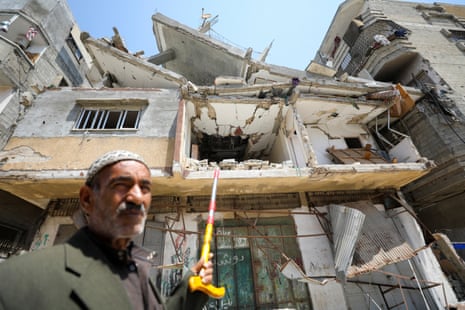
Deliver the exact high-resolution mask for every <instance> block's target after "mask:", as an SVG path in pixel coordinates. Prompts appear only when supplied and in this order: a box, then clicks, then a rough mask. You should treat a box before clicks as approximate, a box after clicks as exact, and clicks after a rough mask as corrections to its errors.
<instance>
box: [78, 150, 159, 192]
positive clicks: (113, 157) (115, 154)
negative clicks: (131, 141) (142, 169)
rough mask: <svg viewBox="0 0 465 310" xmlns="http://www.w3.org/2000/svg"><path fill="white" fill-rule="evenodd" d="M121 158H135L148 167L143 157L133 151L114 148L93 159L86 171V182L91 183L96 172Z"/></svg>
mask: <svg viewBox="0 0 465 310" xmlns="http://www.w3.org/2000/svg"><path fill="white" fill-rule="evenodd" d="M123 160H135V161H138V162H140V163H142V164H143V165H145V166H146V167H147V169H149V171H150V168H149V166H148V165H147V163H146V162H145V161H144V159H143V158H142V157H141V156H140V155H137V154H135V153H132V152H129V151H126V150H115V151H111V152H108V153H106V154H104V155H102V156H101V157H100V158H98V159H97V160H95V161H94V162H93V163H92V165H90V168H89V170H88V171H87V178H86V184H92V181H93V179H94V177H95V176H96V175H97V173H99V172H100V170H102V169H103V168H105V167H106V166H108V165H112V164H115V163H117V162H120V161H123Z"/></svg>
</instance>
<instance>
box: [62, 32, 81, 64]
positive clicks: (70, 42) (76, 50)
mask: <svg viewBox="0 0 465 310" xmlns="http://www.w3.org/2000/svg"><path fill="white" fill-rule="evenodd" d="M66 43H67V44H68V47H69V49H70V50H71V51H72V52H73V55H74V57H76V59H77V60H78V61H79V60H81V59H82V53H81V51H80V50H79V47H78V46H77V44H76V41H74V38H73V36H72V35H71V34H70V35H69V36H68V38H66Z"/></svg>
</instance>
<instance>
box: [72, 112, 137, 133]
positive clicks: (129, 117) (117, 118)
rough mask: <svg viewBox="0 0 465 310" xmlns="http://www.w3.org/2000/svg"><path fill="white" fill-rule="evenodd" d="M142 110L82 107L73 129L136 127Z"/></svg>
mask: <svg viewBox="0 0 465 310" xmlns="http://www.w3.org/2000/svg"><path fill="white" fill-rule="evenodd" d="M141 112H142V110H140V109H139V110H128V109H123V110H119V109H90V108H83V109H82V110H81V113H79V117H78V119H77V121H76V124H75V125H74V129H78V130H79V129H85V130H108V129H117V130H124V129H138V128H139V122H140V117H141V114H142V113H141Z"/></svg>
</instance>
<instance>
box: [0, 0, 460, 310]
mask: <svg viewBox="0 0 465 310" xmlns="http://www.w3.org/2000/svg"><path fill="white" fill-rule="evenodd" d="M19 2H21V1H19ZM19 2H18V1H0V13H1V14H0V18H2V20H0V22H2V23H3V22H4V24H7V25H8V26H9V27H10V28H8V31H6V32H0V38H2V41H1V42H2V45H1V46H0V51H1V52H2V53H4V54H6V55H9V57H10V58H11V59H8V61H7V62H2V67H1V72H2V77H3V78H2V80H1V83H2V84H1V86H2V93H3V94H4V95H3V96H2V103H1V106H2V110H1V111H0V116H1V117H2V119H3V118H5V119H11V121H10V123H8V124H7V123H5V124H3V123H2V126H5V130H2V139H3V140H2V141H4V142H3V144H2V149H1V151H0V154H1V166H0V189H1V196H2V199H1V202H0V232H1V235H0V246H1V248H0V252H1V253H2V255H3V258H4V259H7V257H8V256H9V255H15V254H17V252H19V251H21V250H26V251H35V250H40V249H41V248H44V247H48V246H51V245H53V244H58V243H61V242H63V241H64V240H66V239H67V238H68V237H69V236H70V235H71V234H72V233H73V232H74V231H76V229H77V226H78V225H76V224H77V223H75V222H74V221H73V215H74V214H75V212H76V211H77V210H78V208H79V201H78V192H79V188H80V186H81V184H82V183H83V181H84V178H85V175H86V172H87V168H88V166H89V165H90V163H91V162H92V161H93V160H94V159H95V158H96V157H98V156H99V155H101V154H103V153H105V152H106V151H109V150H112V149H121V148H125V149H128V150H131V151H134V152H136V153H139V154H141V155H142V156H143V157H144V158H145V159H146V161H147V162H148V164H149V166H150V168H151V173H152V182H153V184H154V185H153V189H154V190H153V200H152V206H151V208H150V213H149V220H148V221H147V224H146V229H145V231H144V233H143V235H141V236H140V238H139V239H138V240H137V242H138V243H140V244H141V245H142V246H144V247H146V248H148V249H150V250H152V251H156V253H157V256H155V257H154V258H153V266H154V268H153V276H154V279H156V281H157V284H158V285H159V286H160V289H161V291H162V292H163V293H164V294H169V293H170V292H171V290H172V288H173V287H174V285H175V284H176V280H177V279H178V278H179V276H181V275H182V273H183V270H184V268H186V267H188V266H190V265H191V264H192V263H193V262H195V261H196V260H197V257H198V255H199V250H200V245H201V244H202V235H203V230H204V228H205V221H206V218H207V209H208V204H209V200H210V194H211V185H212V181H213V180H212V176H213V171H214V169H215V168H217V167H219V168H220V169H221V172H220V179H219V183H218V188H217V196H216V200H217V214H216V219H215V232H214V238H213V241H214V242H213V244H212V252H214V253H215V258H216V259H215V270H216V276H215V281H216V283H217V284H218V285H221V286H224V287H226V295H225V296H224V297H223V298H222V299H218V300H217V299H211V300H210V302H209V304H208V308H210V309H272V308H273V309H275V308H276V309H277V308H291V309H349V308H352V309H371V308H373V307H378V308H379V309H393V308H395V307H400V308H405V309H406V308H408V309H425V308H429V309H441V308H447V307H455V306H456V305H457V304H458V303H459V302H460V301H461V300H462V299H463V298H464V292H463V283H464V280H465V279H464V269H463V264H462V262H461V260H460V258H459V257H458V256H457V254H456V252H455V251H454V248H453V246H452V244H451V242H450V241H449V239H448V238H447V237H446V236H445V235H443V234H433V233H431V230H429V229H425V227H424V226H423V224H422V222H421V221H420V219H419V217H418V215H417V213H416V212H417V210H418V209H416V208H413V207H412V204H411V203H412V201H413V202H415V204H413V205H414V206H415V207H417V204H419V205H420V206H421V204H422V203H423V201H422V200H421V199H420V198H421V197H423V195H419V194H415V193H417V191H418V190H421V189H422V186H424V185H425V184H426V185H427V184H428V182H425V181H423V180H425V179H427V178H428V177H429V176H430V175H434V173H437V172H435V171H437V166H438V164H439V165H441V164H443V163H442V162H441V161H439V163H437V162H436V160H437V157H435V156H434V155H435V154H434V152H436V151H440V150H436V149H434V150H429V149H427V148H426V146H425V145H422V141H421V140H420V141H418V140H419V138H418V137H417V138H414V135H412V134H411V132H410V131H409V130H405V128H404V127H402V126H407V125H408V123H409V122H413V121H414V120H415V118H417V119H418V118H420V116H418V113H420V112H418V111H424V109H422V108H421V107H422V106H423V105H425V103H424V102H425V100H428V98H430V97H429V96H431V92H425V89H424V88H422V87H418V85H416V84H414V83H412V82H411V81H409V80H407V76H409V72H405V74H404V75H405V76H403V78H395V77H394V76H395V74H394V73H395V72H398V71H399V67H395V66H400V67H406V65H405V64H406V63H408V62H409V61H410V62H412V61H416V62H421V61H420V59H416V58H415V57H414V56H413V55H410V54H409V57H407V56H403V57H401V58H402V59H403V61H404V62H403V63H401V65H398V64H397V63H398V62H396V61H392V62H389V61H388V59H390V58H389V57H387V56H386V57H384V56H379V57H384V58H383V59H385V65H384V66H383V65H381V63H380V61H379V59H377V60H370V59H371V58H370V57H376V55H378V54H376V53H378V52H380V53H381V52H383V48H385V47H386V48H392V46H390V47H388V46H381V47H379V48H377V49H376V50H374V51H370V52H367V51H368V49H369V47H370V46H371V45H370V44H371V43H372V42H367V43H365V44H366V45H363V42H362V41H361V40H362V36H361V37H360V42H359V41H357V38H353V40H352V41H351V42H352V44H353V45H350V44H349V43H347V42H346V41H345V40H346V39H345V38H346V36H345V35H344V34H345V33H346V32H347V33H349V32H350V31H355V33H357V34H359V35H360V34H363V33H364V32H363V31H364V30H365V29H368V30H367V31H369V32H367V33H371V31H372V30H370V29H369V25H372V24H374V25H377V23H378V22H379V23H381V24H383V25H384V23H387V24H389V25H391V24H392V23H394V22H392V21H391V22H389V19H388V18H387V17H385V16H382V11H380V8H382V5H383V4H384V5H385V4H386V3H388V2H387V1H362V0H360V1H353V0H348V1H345V2H344V3H343V4H342V5H341V6H340V8H339V10H338V12H337V13H336V16H335V19H334V21H333V24H332V26H331V27H330V29H329V31H328V34H327V36H326V39H325V41H324V42H323V43H322V47H321V49H320V53H319V55H320V56H321V57H317V59H315V60H314V61H313V62H311V63H310V65H309V66H308V67H307V69H306V70H296V69H291V68H286V67H282V66H277V65H272V64H268V63H266V58H265V56H264V57H263V58H261V59H258V60H257V59H253V58H252V57H251V55H252V51H251V49H248V50H241V49H237V48H235V47H232V46H230V45H228V44H226V43H224V42H221V41H218V40H216V39H214V38H211V37H210V36H209V35H208V34H207V33H205V32H204V31H203V29H198V30H197V29H192V28H190V27H187V26H185V25H183V24H181V23H179V22H177V21H175V20H172V19H170V18H169V17H167V16H164V15H163V14H161V13H157V14H155V15H154V16H153V17H152V19H153V32H154V36H155V39H156V42H157V47H158V50H159V54H157V55H153V56H150V57H148V58H142V57H140V55H136V54H131V53H130V52H128V50H127V48H125V46H124V44H123V43H122V42H123V41H122V40H121V38H120V37H119V36H118V31H117V29H116V28H115V29H114V34H115V35H114V36H113V37H112V38H110V39H107V38H93V37H92V36H91V34H89V33H80V31H79V28H78V25H76V23H75V22H74V20H73V17H72V13H71V12H70V10H69V8H68V6H67V4H66V2H63V1H57V0H29V1H22V2H21V3H19ZM389 3H391V2H389ZM401 4H402V5H405V6H408V7H409V8H411V9H412V12H416V13H417V14H418V15H420V16H421V14H422V12H423V11H422V8H424V7H425V6H423V5H419V4H412V3H409V4H404V3H401ZM348 8H350V10H349V9H348ZM462 9H463V7H462ZM347 10H349V11H350V12H351V14H352V15H353V16H352V15H350V14H346V13H345V12H346V11H347ZM370 10H371V11H376V14H375V15H373V16H372V15H370V16H369V17H370V18H368V19H367V18H365V17H364V18H365V19H362V20H361V22H359V21H358V20H357V18H358V17H359V16H364V15H363V14H362V13H363V12H371V11H370ZM435 10H436V11H435ZM435 10H430V11H434V12H437V9H435ZM343 13H344V14H343ZM339 15H343V16H344V18H345V19H347V20H345V19H343V21H342V22H341V23H340V24H341V25H340V26H337V25H338V22H339V21H340V19H339ZM349 15H350V16H351V17H350V18H349V17H348V16H349ZM368 15H369V14H368ZM53 19H55V20H53ZM56 20H60V21H61V22H63V25H67V26H66V27H62V28H60V29H56V27H53V24H54V23H55V22H56ZM354 20H355V21H354ZM367 20H369V21H371V23H372V24H370V23H368V22H367ZM425 20H426V19H425ZM18 21H21V22H18ZM26 21H27V22H26ZM15 22H17V24H15ZM426 22H427V20H426ZM8 23H9V24H8ZM28 23H29V24H28ZM354 23H355V25H357V27H358V28H357V27H356V29H355V30H353V27H354ZM15 25H16V26H15ZM409 25H410V24H409ZM13 26H15V27H17V28H12V27H13ZM31 26H33V27H35V28H36V29H40V30H41V34H42V37H43V38H42V41H39V40H38V41H34V40H35V38H36V37H33V38H32V39H31V40H29V39H27V40H29V41H30V42H29V44H30V45H35V44H36V43H37V44H39V45H40V44H41V46H42V49H43V52H42V53H41V54H40V55H39V56H40V57H37V58H35V59H34V60H31V58H30V56H29V55H28V54H27V53H25V52H24V51H25V49H24V47H22V46H21V45H20V43H19V42H18V41H17V40H16V38H18V37H21V36H26V34H27V33H28V29H29V28H30V27H31ZM364 27H365V28H364ZM11 29H17V30H16V31H15V32H14V33H13V32H10V31H12V30H11ZM402 29H404V30H408V31H409V32H408V33H407V35H412V36H413V33H415V29H413V26H410V28H408V27H406V26H404V28H402ZM454 31H456V30H455V28H454ZM410 33H411V34H410ZM451 33H452V32H451ZM454 33H455V32H454ZM335 36H338V37H340V38H344V40H341V39H339V44H338V45H337V48H336V47H334V46H332V45H331V44H330V43H329V41H330V40H331V37H333V38H334V37H335ZM349 36H350V35H349V34H347V37H349ZM367 36H368V34H367ZM37 38H39V37H37ZM409 38H410V37H408V39H403V40H404V41H402V43H403V45H402V46H401V47H400V49H401V50H399V51H397V54H396V50H394V51H393V52H392V53H393V54H394V55H398V54H401V52H403V51H404V50H402V48H405V46H407V47H410V45H409V44H408V42H409ZM15 40H16V41H15ZM347 40H348V39H347ZM335 41H336V40H334V41H333V42H335ZM70 42H71V43H72V44H70ZM357 42H359V43H357ZM399 44H400V43H399ZM354 46H357V47H358V48H359V49H363V48H366V50H365V51H363V54H364V55H367V57H366V58H367V60H366V61H363V62H358V63H356V57H354V55H355V53H353V52H352V53H350V52H348V51H352V50H351V48H350V47H354ZM26 49H27V48H26ZM332 51H334V53H332ZM353 51H355V50H353ZM331 53H332V54H331ZM344 53H345V54H344ZM347 54H349V55H352V59H351V60H347V59H348V58H347V57H349V56H346V55H347ZM52 55H53V57H52ZM328 55H329V56H328ZM381 55H384V54H381ZM462 56H463V55H462ZM417 57H419V56H417ZM42 60H44V61H43V63H44V64H43V65H41V61H42ZM18 61H22V62H23V63H24V64H27V65H28V66H29V67H30V72H28V74H27V77H28V78H27V80H25V79H24V77H23V79H20V78H19V77H18V78H17V79H16V80H14V79H12V77H11V75H10V74H9V73H10V72H11V71H15V72H16V71H18V67H15V66H17V63H18ZM351 61H353V62H351ZM362 63H363V64H362ZM423 63H424V62H423ZM64 64H66V65H64ZM370 64H371V65H370ZM46 65H48V67H46ZM370 66H371V67H370ZM392 66H394V67H392ZM29 67H28V68H29ZM343 67H344V68H343ZM21 68H23V67H21ZM348 68H354V69H353V70H352V71H350V70H349V69H348ZM355 68H358V69H355ZM371 68H374V69H371ZM380 68H381V69H380ZM346 69H347V70H346ZM376 70H378V71H376ZM375 71H376V72H378V73H379V72H381V71H382V73H379V74H378V73H376V72H375ZM457 74H458V73H457ZM13 76H14V75H13ZM456 79H457V80H459V78H458V75H457V77H456ZM26 95H27V96H26ZM26 97H27V98H30V100H28V101H27V102H25V100H23V99H22V98H26ZM434 98H437V97H434ZM462 100H463V95H462ZM439 106H441V105H438V107H439ZM449 110H450V111H455V110H453V109H452V108H449ZM459 112H460V110H457V111H456V113H455V115H456V117H459V116H457V115H461V114H460V113H459ZM15 113H16V114H15ZM431 117H432V116H431ZM426 119H427V117H426V116H422V117H421V121H424V122H427V120H426ZM414 125H415V124H410V125H409V126H410V127H409V128H411V130H412V131H414V128H415V126H414ZM441 141H442V140H441ZM446 142H447V140H443V143H446ZM418 145H419V146H420V147H418ZM430 147H431V146H430ZM433 151H434V152H433ZM430 157H434V160H432V159H431V158H430ZM416 195H417V196H416ZM443 257H447V258H448V261H449V262H451V264H450V265H452V266H453V267H454V268H453V269H452V268H449V269H447V270H446V268H445V266H444V265H443V264H440V262H441V258H443ZM158 275H159V276H158Z"/></svg>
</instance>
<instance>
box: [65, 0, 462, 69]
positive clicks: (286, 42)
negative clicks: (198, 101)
mask: <svg viewBox="0 0 465 310" xmlns="http://www.w3.org/2000/svg"><path fill="white" fill-rule="evenodd" d="M342 2H343V1H341V0H324V1H312V0H288V1H276V0H267V1H265V0H252V1H246V0H233V1H232V0H134V1H128V0H126V1H122V0H112V1H110V0H68V4H69V6H70V8H71V10H72V12H73V15H74V17H75V19H76V21H77V23H78V25H79V27H80V28H81V30H82V31H87V32H89V33H90V35H91V36H92V37H94V38H102V37H107V38H111V36H112V35H113V30H112V29H113V27H114V26H115V27H117V28H118V30H119V32H120V35H121V36H122V37H123V39H124V41H125V43H126V46H127V48H128V49H129V50H130V51H131V52H133V53H135V52H137V51H140V50H143V51H144V52H145V54H144V56H146V57H148V56H151V55H154V54H157V53H158V51H157V47H156V41H155V37H154V35H153V31H152V15H153V14H155V13H157V12H159V13H161V14H163V15H165V16H167V17H169V18H171V19H174V20H176V21H178V22H179V23H181V24H184V25H186V26H188V27H191V28H194V29H198V27H199V26H200V25H201V23H202V18H201V15H202V8H203V9H204V12H205V13H209V14H211V15H212V16H216V15H218V22H217V23H216V24H214V25H213V27H212V29H213V31H212V32H211V35H212V36H214V37H216V38H221V39H222V41H224V42H226V43H228V44H231V45H234V46H236V47H239V48H242V49H246V48H248V47H251V48H252V49H253V50H254V55H253V57H254V58H258V55H259V54H260V53H261V52H262V51H263V50H264V49H265V48H266V47H267V46H268V45H269V44H270V43H271V42H272V41H273V47H272V48H271V51H270V53H269V54H268V57H267V59H266V61H267V62H268V63H272V64H276V65H280V66H286V67H290V68H295V69H301V70H304V69H305V67H306V66H307V65H308V64H309V62H310V61H311V60H312V59H313V58H314V56H315V53H316V51H317V49H318V48H319V46H320V43H321V41H322V40H323V37H324V35H325V34H326V31H327V30H328V27H329V25H330V23H331V21H332V19H333V17H334V14H335V13H336V10H337V8H338V6H339V5H340V4H341V3H342ZM418 2H420V1H418ZM421 2H423V3H432V2H434V1H421ZM443 2H449V3H460V4H465V0H449V1H443Z"/></svg>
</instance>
